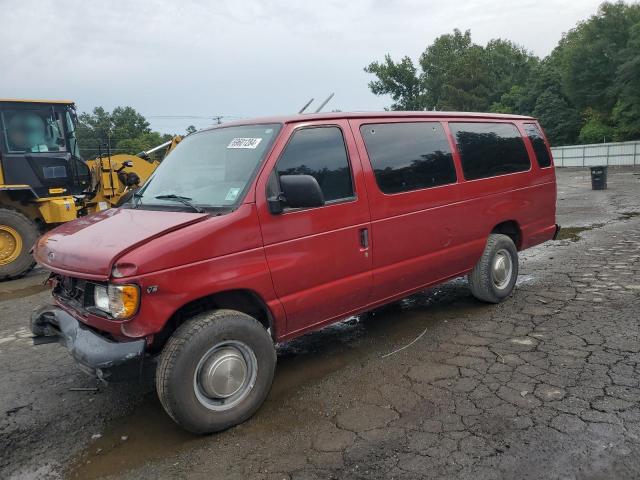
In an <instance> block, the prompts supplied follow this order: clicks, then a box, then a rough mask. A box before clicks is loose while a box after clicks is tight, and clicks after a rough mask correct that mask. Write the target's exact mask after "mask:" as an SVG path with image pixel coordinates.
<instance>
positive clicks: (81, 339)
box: [31, 305, 145, 381]
mask: <svg viewBox="0 0 640 480" xmlns="http://www.w3.org/2000/svg"><path fill="white" fill-rule="evenodd" d="M31 331H32V333H33V334H34V339H33V343H34V345H39V344H43V343H51V342H59V343H60V344H62V345H64V346H65V347H66V348H67V349H68V350H69V353H71V355H72V356H73V358H74V359H75V361H76V362H77V363H78V366H79V367H80V368H81V369H82V370H83V371H84V372H86V373H88V374H89V375H92V376H95V377H98V378H99V379H101V380H105V381H106V380H110V381H114V380H126V379H130V378H135V376H136V375H137V376H140V375H141V373H142V368H143V361H144V353H145V340H144V339H141V340H133V341H130V342H116V341H113V340H111V339H109V338H107V337H105V336H103V335H101V334H99V333H97V332H96V331H94V330H92V329H90V328H89V327H87V326H86V325H84V324H82V323H81V322H79V321H78V320H76V319H75V318H74V317H72V316H71V315H70V314H69V313H67V312H65V311H64V310H63V309H61V308H60V307H57V306H55V305H44V306H42V307H39V308H37V309H36V310H35V311H34V312H33V314H32V315H31Z"/></svg>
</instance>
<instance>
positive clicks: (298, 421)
mask: <svg viewBox="0 0 640 480" xmlns="http://www.w3.org/2000/svg"><path fill="white" fill-rule="evenodd" d="M558 181H559V194H558V198H559V201H558V204H559V211H558V217H559V223H560V224H562V225H563V226H572V227H588V228H586V229H585V230H584V231H581V232H580V233H579V235H580V236H579V239H578V241H572V240H571V239H566V240H560V241H556V242H548V243H547V244H545V245H542V246H540V247H536V248H534V249H531V250H527V251H525V252H523V253H522V254H521V261H520V265H521V268H520V278H519V281H518V286H517V288H516V290H515V294H514V295H512V296H511V297H510V298H509V299H507V300H506V301H505V302H503V303H501V304H499V305H487V304H482V303H479V302H477V301H476V300H474V299H473V297H471V295H470V293H469V292H468V289H467V286H466V282H465V281H464V280H462V279H460V280H456V281H453V282H449V283H447V284H445V285H442V286H440V287H437V288H435V289H432V290H429V291H427V292H424V293H421V294H418V295H414V296H412V297H409V298H407V299H405V300H403V301H401V302H399V303H397V304H394V305H391V306H389V307H386V308H384V309H381V310H379V311H376V312H375V313H373V314H369V315H366V316H363V317H360V318H358V319H350V320H347V321H345V322H343V323H341V324H338V325H336V326H333V327H329V328H327V329H324V330H322V331H320V332H316V333H313V334H309V335H306V336H304V337H302V338H300V339H297V340H295V341H293V342H290V343H288V344H286V345H282V346H280V348H279V358H278V362H279V364H278V370H277V372H276V382H275V385H274V389H273V391H272V393H271V395H270V397H269V399H268V401H267V403H266V404H265V405H264V407H263V408H262V409H261V410H260V411H259V412H258V413H257V414H256V416H255V417H254V418H253V419H251V420H250V421H248V422H246V423H244V424H243V425H240V426H238V427H235V428H233V429H230V430H228V431H226V432H224V433H221V434H217V435H212V436H207V437H195V436H192V435H189V434H186V433H184V432H181V431H180V430H179V429H178V428H177V427H175V426H174V425H173V424H172V423H171V422H170V420H168V419H167V418H166V417H165V416H164V414H163V413H162V411H161V410H160V407H159V402H158V400H157V399H156V397H155V394H154V393H153V386H152V384H150V383H144V384H142V385H138V384H123V385H117V386H109V387H107V388H104V387H102V386H99V387H98V390H97V391H95V392H93V391H88V392H87V391H85V392H76V391H69V387H84V388H90V387H93V386H95V384H94V383H93V382H92V381H91V380H89V379H87V378H85V377H84V376H83V375H82V374H81V373H79V372H77V371H76V370H75V367H74V366H73V365H72V362H71V361H70V360H69V359H68V358H67V355H66V352H64V351H63V350H62V349H61V348H60V347H58V346H56V345H45V346H41V347H38V350H35V347H31V346H30V345H29V344H28V341H29V339H28V338H26V337H27V336H28V334H27V333H26V331H25V330H24V326H25V325H26V321H27V318H28V312H29V309H30V308H31V307H32V306H33V305H36V304H38V303H39V302H41V301H42V300H43V299H45V298H46V295H47V293H46V292H42V293H35V294H31V295H29V296H26V297H20V298H13V297H12V298H10V299H8V300H5V301H2V298H3V297H2V295H3V292H2V290H3V289H4V288H5V287H4V285H1V286H0V311H1V312H3V313H2V314H1V315H2V322H1V323H0V329H1V330H2V332H0V333H1V334H0V361H1V362H2V364H3V373H0V378H1V379H2V384H3V386H4V388H3V389H2V392H0V412H2V413H1V415H2V417H1V418H0V451H1V452H3V453H2V454H1V455H2V456H1V457H0V476H2V477H3V478H4V477H7V476H9V477H10V476H12V475H13V476H15V478H47V477H50V478H58V477H59V476H62V475H65V476H67V477H69V478H141V479H142V478H154V477H157V478H190V479H191V478H194V479H199V478H202V479H205V478H207V479H211V478H225V479H235V478H238V479H244V478H264V479H271V478H273V479H315V478H318V479H320V478H322V479H325V478H340V479H342V478H354V479H359V478H362V479H364V478H367V479H371V478H397V479H418V478H438V479H440V478H452V479H453V478H456V479H466V478H470V479H471V478H473V479H474V480H476V479H501V478H520V479H525V478H536V479H537V478H550V479H551V478H554V479H555V478H561V479H600V478H602V479H609V478H638V477H640V404H639V400H640V376H639V375H638V373H639V368H640V366H639V365H640V337H639V330H640V326H639V320H640V315H639V313H638V312H639V311H640V216H637V215H638V213H640V196H639V195H638V193H639V192H640V170H637V169H636V170H633V169H611V168H610V169H609V190H607V191H606V192H592V191H591V190H590V186H589V184H588V181H589V179H588V170H578V169H562V170H559V172H558ZM593 225H597V227H596V228H593V229H590V228H591V227H590V226H593ZM578 230H579V229H578ZM576 239H577V237H576V238H573V240H576ZM25 280H26V279H25ZM21 288H22V287H21ZM425 329H426V333H425V334H424V336H422V337H421V338H419V340H418V341H416V342H415V343H414V344H413V345H411V346H409V347H408V348H405V349H403V350H400V351H398V352H397V353H393V354H392V355H388V354H389V353H391V352H394V351H396V350H398V349H399V348H401V347H403V346H405V345H408V344H409V343H410V342H412V341H413V340H415V339H416V338H417V337H418V336H419V335H420V334H421V333H422V332H424V331H425ZM92 437H93V438H92Z"/></svg>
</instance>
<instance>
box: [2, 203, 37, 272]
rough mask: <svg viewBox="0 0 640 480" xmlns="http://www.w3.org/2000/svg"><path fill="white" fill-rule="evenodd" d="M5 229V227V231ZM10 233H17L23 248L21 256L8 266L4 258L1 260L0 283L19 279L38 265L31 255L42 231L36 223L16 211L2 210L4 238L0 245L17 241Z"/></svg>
mask: <svg viewBox="0 0 640 480" xmlns="http://www.w3.org/2000/svg"><path fill="white" fill-rule="evenodd" d="M3 227H5V229H4V230H3ZM6 227H8V229H7V228H6ZM9 229H10V230H9ZM10 231H13V232H16V233H17V235H18V236H19V241H20V242H21V243H22V248H21V250H20V254H19V255H18V256H17V257H16V258H15V259H14V260H12V261H9V262H8V263H6V264H5V263H4V262H3V258H0V281H2V280H12V279H14V278H19V277H21V276H23V275H24V274H26V273H27V272H28V271H29V270H31V269H32V268H33V267H34V265H35V264H36V262H35V260H34V259H33V256H32V255H31V249H32V248H33V245H34V244H35V243H36V240H37V239H38V237H39V236H40V230H39V229H38V226H37V225H36V223H35V222H33V221H31V220H29V219H28V218H27V217H25V216H24V215H23V214H22V213H20V212H18V211H16V210H12V209H9V208H0V235H3V238H0V245H8V243H6V242H9V241H15V240H11V237H13V236H14V235H13V233H9V232H10ZM5 253H6V252H5ZM1 254H2V251H0V255H1ZM8 258H9V257H8V256H7V259H8ZM5 260H6V259H5Z"/></svg>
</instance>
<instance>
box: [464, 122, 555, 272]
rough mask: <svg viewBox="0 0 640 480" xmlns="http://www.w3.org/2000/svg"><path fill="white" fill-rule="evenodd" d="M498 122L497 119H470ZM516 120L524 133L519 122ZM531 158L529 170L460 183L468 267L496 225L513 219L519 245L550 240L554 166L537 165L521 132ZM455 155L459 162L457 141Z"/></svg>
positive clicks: (553, 207)
mask: <svg viewBox="0 0 640 480" xmlns="http://www.w3.org/2000/svg"><path fill="white" fill-rule="evenodd" d="M473 121H479V122H482V123H486V122H491V123H498V122H500V121H499V120H471V119H464V122H473ZM508 123H515V124H516V126H517V127H518V130H519V131H520V133H521V135H523V129H522V125H521V124H518V123H516V122H508ZM523 137H524V143H525V147H526V149H527V153H528V155H529V159H530V162H531V168H530V169H529V170H528V171H524V172H517V173H511V174H506V175H499V176H495V177H489V178H481V179H477V180H465V181H464V182H462V183H461V185H460V187H461V192H460V195H461V199H462V202H463V204H464V205H465V218H466V223H465V228H464V230H463V231H462V232H461V240H462V243H463V244H464V245H466V248H465V251H464V261H463V263H464V264H465V265H466V266H467V269H468V270H470V269H472V268H473V266H474V265H475V264H476V263H477V261H478V259H479V258H480V256H481V255H482V252H483V250H484V247H485V244H486V240H487V237H488V235H489V234H490V233H491V231H492V230H493V229H494V228H495V226H496V225H498V224H500V223H503V222H506V221H515V222H516V223H517V224H518V226H519V228H520V231H521V245H520V249H524V248H528V247H531V246H533V245H537V244H539V243H542V242H544V241H546V240H550V239H551V238H552V237H553V234H554V232H555V209H556V206H555V202H556V186H555V172H554V168H553V166H551V167H548V168H545V169H540V168H539V167H538V164H537V161H536V159H535V155H534V153H533V150H532V148H531V144H530V142H529V141H528V139H527V138H526V136H524V135H523ZM455 148H456V154H455V158H456V161H457V162H459V163H460V162H461V158H460V153H459V151H458V147H457V145H456V146H455Z"/></svg>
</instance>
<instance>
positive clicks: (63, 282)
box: [53, 275, 93, 311]
mask: <svg viewBox="0 0 640 480" xmlns="http://www.w3.org/2000/svg"><path fill="white" fill-rule="evenodd" d="M53 294H54V295H55V296H56V298H58V299H59V300H60V301H61V302H63V303H65V304H67V305H70V306H72V307H73V308H75V309H76V310H81V311H83V310H85V309H86V308H87V307H91V306H93V283H91V282H87V281H86V280H83V279H82V278H73V277H65V276H63V275H58V276H57V277H56V279H55V284H54V287H53Z"/></svg>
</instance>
